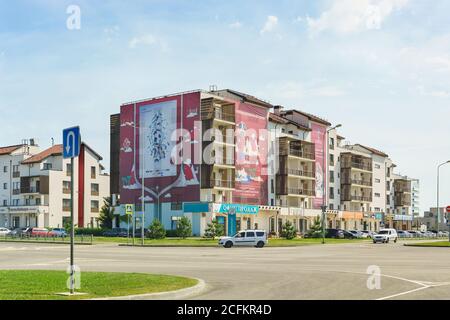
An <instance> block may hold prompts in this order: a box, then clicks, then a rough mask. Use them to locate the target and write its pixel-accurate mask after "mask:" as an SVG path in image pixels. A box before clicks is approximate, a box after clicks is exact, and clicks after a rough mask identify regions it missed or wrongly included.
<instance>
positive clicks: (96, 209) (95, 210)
mask: <svg viewBox="0 0 450 320" xmlns="http://www.w3.org/2000/svg"><path fill="white" fill-rule="evenodd" d="M91 212H93V213H98V212H99V209H98V208H91Z"/></svg>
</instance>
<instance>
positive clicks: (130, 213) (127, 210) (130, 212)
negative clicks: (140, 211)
mask: <svg viewBox="0 0 450 320" xmlns="http://www.w3.org/2000/svg"><path fill="white" fill-rule="evenodd" d="M133 212H134V205H133V204H126V205H125V214H126V215H127V218H128V224H127V245H128V244H129V240H130V216H133Z"/></svg>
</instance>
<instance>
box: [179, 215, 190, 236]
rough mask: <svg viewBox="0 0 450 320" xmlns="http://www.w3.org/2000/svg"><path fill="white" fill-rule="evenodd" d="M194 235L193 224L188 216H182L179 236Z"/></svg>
mask: <svg viewBox="0 0 450 320" xmlns="http://www.w3.org/2000/svg"><path fill="white" fill-rule="evenodd" d="M191 235H192V224H191V221H190V220H189V219H188V218H187V217H182V218H181V219H180V220H179V221H178V224H177V236H178V237H180V238H183V239H186V238H187V237H189V236H191Z"/></svg>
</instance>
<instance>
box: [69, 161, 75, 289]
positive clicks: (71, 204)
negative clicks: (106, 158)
mask: <svg viewBox="0 0 450 320" xmlns="http://www.w3.org/2000/svg"><path fill="white" fill-rule="evenodd" d="M73 170H74V161H73V157H72V158H70V225H71V226H70V294H74V291H75V288H74V284H75V283H74V281H75V277H74V276H75V275H74V257H73V247H74V238H75V227H74V221H73V216H74V214H73V198H74V197H73V195H74V183H73Z"/></svg>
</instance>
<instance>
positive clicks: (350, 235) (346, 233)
mask: <svg viewBox="0 0 450 320" xmlns="http://www.w3.org/2000/svg"><path fill="white" fill-rule="evenodd" d="M342 232H343V233H344V238H345V239H358V236H356V235H355V234H353V233H351V232H350V231H347V230H342Z"/></svg>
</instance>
